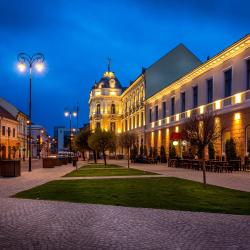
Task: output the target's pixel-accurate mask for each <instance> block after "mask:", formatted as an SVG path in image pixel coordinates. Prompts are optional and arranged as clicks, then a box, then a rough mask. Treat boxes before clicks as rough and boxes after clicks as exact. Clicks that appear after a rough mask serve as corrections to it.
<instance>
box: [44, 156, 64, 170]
mask: <svg viewBox="0 0 250 250" xmlns="http://www.w3.org/2000/svg"><path fill="white" fill-rule="evenodd" d="M67 164H68V159H67V158H43V168H54V167H55V166H62V165H67Z"/></svg>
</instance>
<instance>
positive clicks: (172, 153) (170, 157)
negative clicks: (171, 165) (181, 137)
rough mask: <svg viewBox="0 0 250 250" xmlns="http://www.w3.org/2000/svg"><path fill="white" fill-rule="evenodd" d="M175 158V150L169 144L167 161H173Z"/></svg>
mask: <svg viewBox="0 0 250 250" xmlns="http://www.w3.org/2000/svg"><path fill="white" fill-rule="evenodd" d="M175 158H176V149H175V146H174V145H173V144H172V143H170V145H169V159H175Z"/></svg>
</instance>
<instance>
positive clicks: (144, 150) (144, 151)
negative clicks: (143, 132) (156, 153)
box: [143, 145, 148, 157]
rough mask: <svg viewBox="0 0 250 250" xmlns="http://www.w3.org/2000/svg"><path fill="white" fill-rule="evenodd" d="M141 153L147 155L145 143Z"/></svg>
mask: <svg viewBox="0 0 250 250" xmlns="http://www.w3.org/2000/svg"><path fill="white" fill-rule="evenodd" d="M143 154H144V156H145V157H148V150H147V147H146V145H144V147H143Z"/></svg>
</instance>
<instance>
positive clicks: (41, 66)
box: [35, 62, 44, 72]
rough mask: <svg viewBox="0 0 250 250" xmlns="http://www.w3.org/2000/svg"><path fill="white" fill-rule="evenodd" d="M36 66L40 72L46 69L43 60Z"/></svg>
mask: <svg viewBox="0 0 250 250" xmlns="http://www.w3.org/2000/svg"><path fill="white" fill-rule="evenodd" d="M35 67H36V70H37V71H38V72H42V71H43V70H44V64H43V63H42V62H37V63H36V64H35Z"/></svg>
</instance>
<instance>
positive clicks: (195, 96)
mask: <svg viewBox="0 0 250 250" xmlns="http://www.w3.org/2000/svg"><path fill="white" fill-rule="evenodd" d="M197 107H198V86H195V87H193V108H197Z"/></svg>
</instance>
